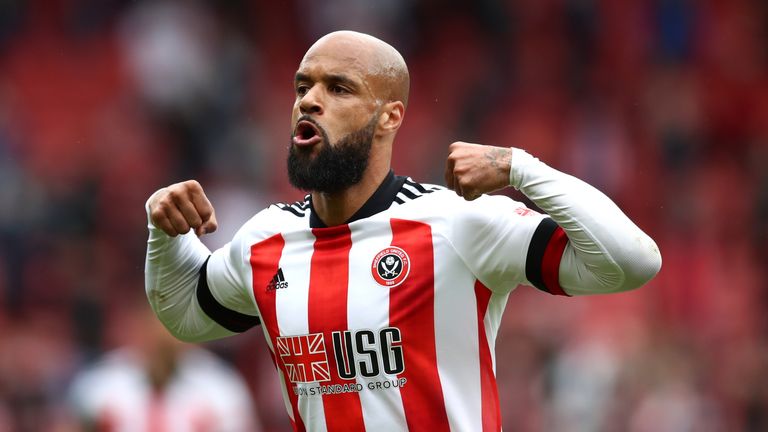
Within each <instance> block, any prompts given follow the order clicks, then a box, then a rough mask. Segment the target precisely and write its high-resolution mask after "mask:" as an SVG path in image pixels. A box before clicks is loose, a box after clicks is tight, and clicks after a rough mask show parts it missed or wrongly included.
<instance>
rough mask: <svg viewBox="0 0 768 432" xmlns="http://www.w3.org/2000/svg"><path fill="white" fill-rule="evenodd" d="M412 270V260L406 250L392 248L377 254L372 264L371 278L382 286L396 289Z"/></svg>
mask: <svg viewBox="0 0 768 432" xmlns="http://www.w3.org/2000/svg"><path fill="white" fill-rule="evenodd" d="M410 270H411V259H410V258H408V254H407V253H405V251H404V250H402V249H400V248H399V247H396V246H390V247H388V248H385V249H383V250H382V251H381V252H379V253H377V254H376V256H375V257H374V258H373V263H372V264H371V276H373V280H375V281H376V283H378V284H379V285H381V286H385V287H389V288H392V287H396V286H398V285H400V284H401V283H403V281H404V280H405V278H407V277H408V273H409V272H410Z"/></svg>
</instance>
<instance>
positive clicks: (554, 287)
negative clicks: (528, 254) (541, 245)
mask: <svg viewBox="0 0 768 432" xmlns="http://www.w3.org/2000/svg"><path fill="white" fill-rule="evenodd" d="M566 244H568V236H566V235H565V231H563V229H562V228H560V227H557V229H555V231H554V232H553V233H552V237H551V238H550V239H549V243H547V249H546V250H545V251H544V257H543V258H542V260H541V276H542V279H543V280H544V285H546V287H547V289H549V292H550V294H555V295H563V296H567V295H568V293H566V292H565V291H564V290H563V288H562V287H561V286H560V260H561V259H562V257H563V251H564V250H565V245H566Z"/></svg>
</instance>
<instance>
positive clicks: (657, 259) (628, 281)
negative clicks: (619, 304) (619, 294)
mask: <svg viewBox="0 0 768 432" xmlns="http://www.w3.org/2000/svg"><path fill="white" fill-rule="evenodd" d="M643 243H644V244H643V247H642V248H640V249H639V250H638V251H637V252H636V253H635V254H632V255H631V260H628V261H629V262H627V263H626V264H625V265H624V266H622V267H623V270H624V282H623V283H622V287H621V289H620V291H629V290H633V289H637V288H640V287H641V286H643V285H645V284H647V283H648V282H650V281H651V280H652V279H653V278H654V277H656V275H657V274H658V273H659V271H660V270H661V252H659V248H658V246H656V243H655V242H654V241H653V240H651V239H650V238H648V239H647V240H646V241H644V242H643Z"/></svg>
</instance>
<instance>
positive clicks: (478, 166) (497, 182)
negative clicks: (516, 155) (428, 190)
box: [445, 141, 512, 201]
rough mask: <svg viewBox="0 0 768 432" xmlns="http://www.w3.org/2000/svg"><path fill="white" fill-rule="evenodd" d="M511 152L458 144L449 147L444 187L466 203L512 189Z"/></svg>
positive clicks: (469, 144) (458, 142)
mask: <svg viewBox="0 0 768 432" xmlns="http://www.w3.org/2000/svg"><path fill="white" fill-rule="evenodd" d="M511 164H512V149H511V148H505V147H492V146H486V145H480V144H472V143H465V142H461V141H457V142H455V143H453V144H451V145H450V146H449V147H448V161H447V162H446V165H445V184H446V185H448V187H449V188H450V189H453V190H454V191H456V193H457V194H458V195H459V196H461V197H464V199H466V200H467V201H472V200H474V199H477V198H478V197H479V196H480V195H482V194H484V193H488V192H493V191H495V190H499V189H502V188H504V187H507V186H509V170H510V167H511Z"/></svg>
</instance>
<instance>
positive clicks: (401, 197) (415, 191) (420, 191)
mask: <svg viewBox="0 0 768 432" xmlns="http://www.w3.org/2000/svg"><path fill="white" fill-rule="evenodd" d="M439 191H448V189H447V188H445V187H444V186H439V185H434V184H429V183H419V182H417V181H415V180H413V179H412V178H410V177H406V178H405V181H404V182H403V186H402V187H401V188H400V191H399V192H398V193H397V195H395V199H394V201H395V203H397V204H405V203H406V202H409V201H413V200H415V199H418V198H421V197H423V196H426V195H429V194H432V193H434V192H439Z"/></svg>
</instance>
